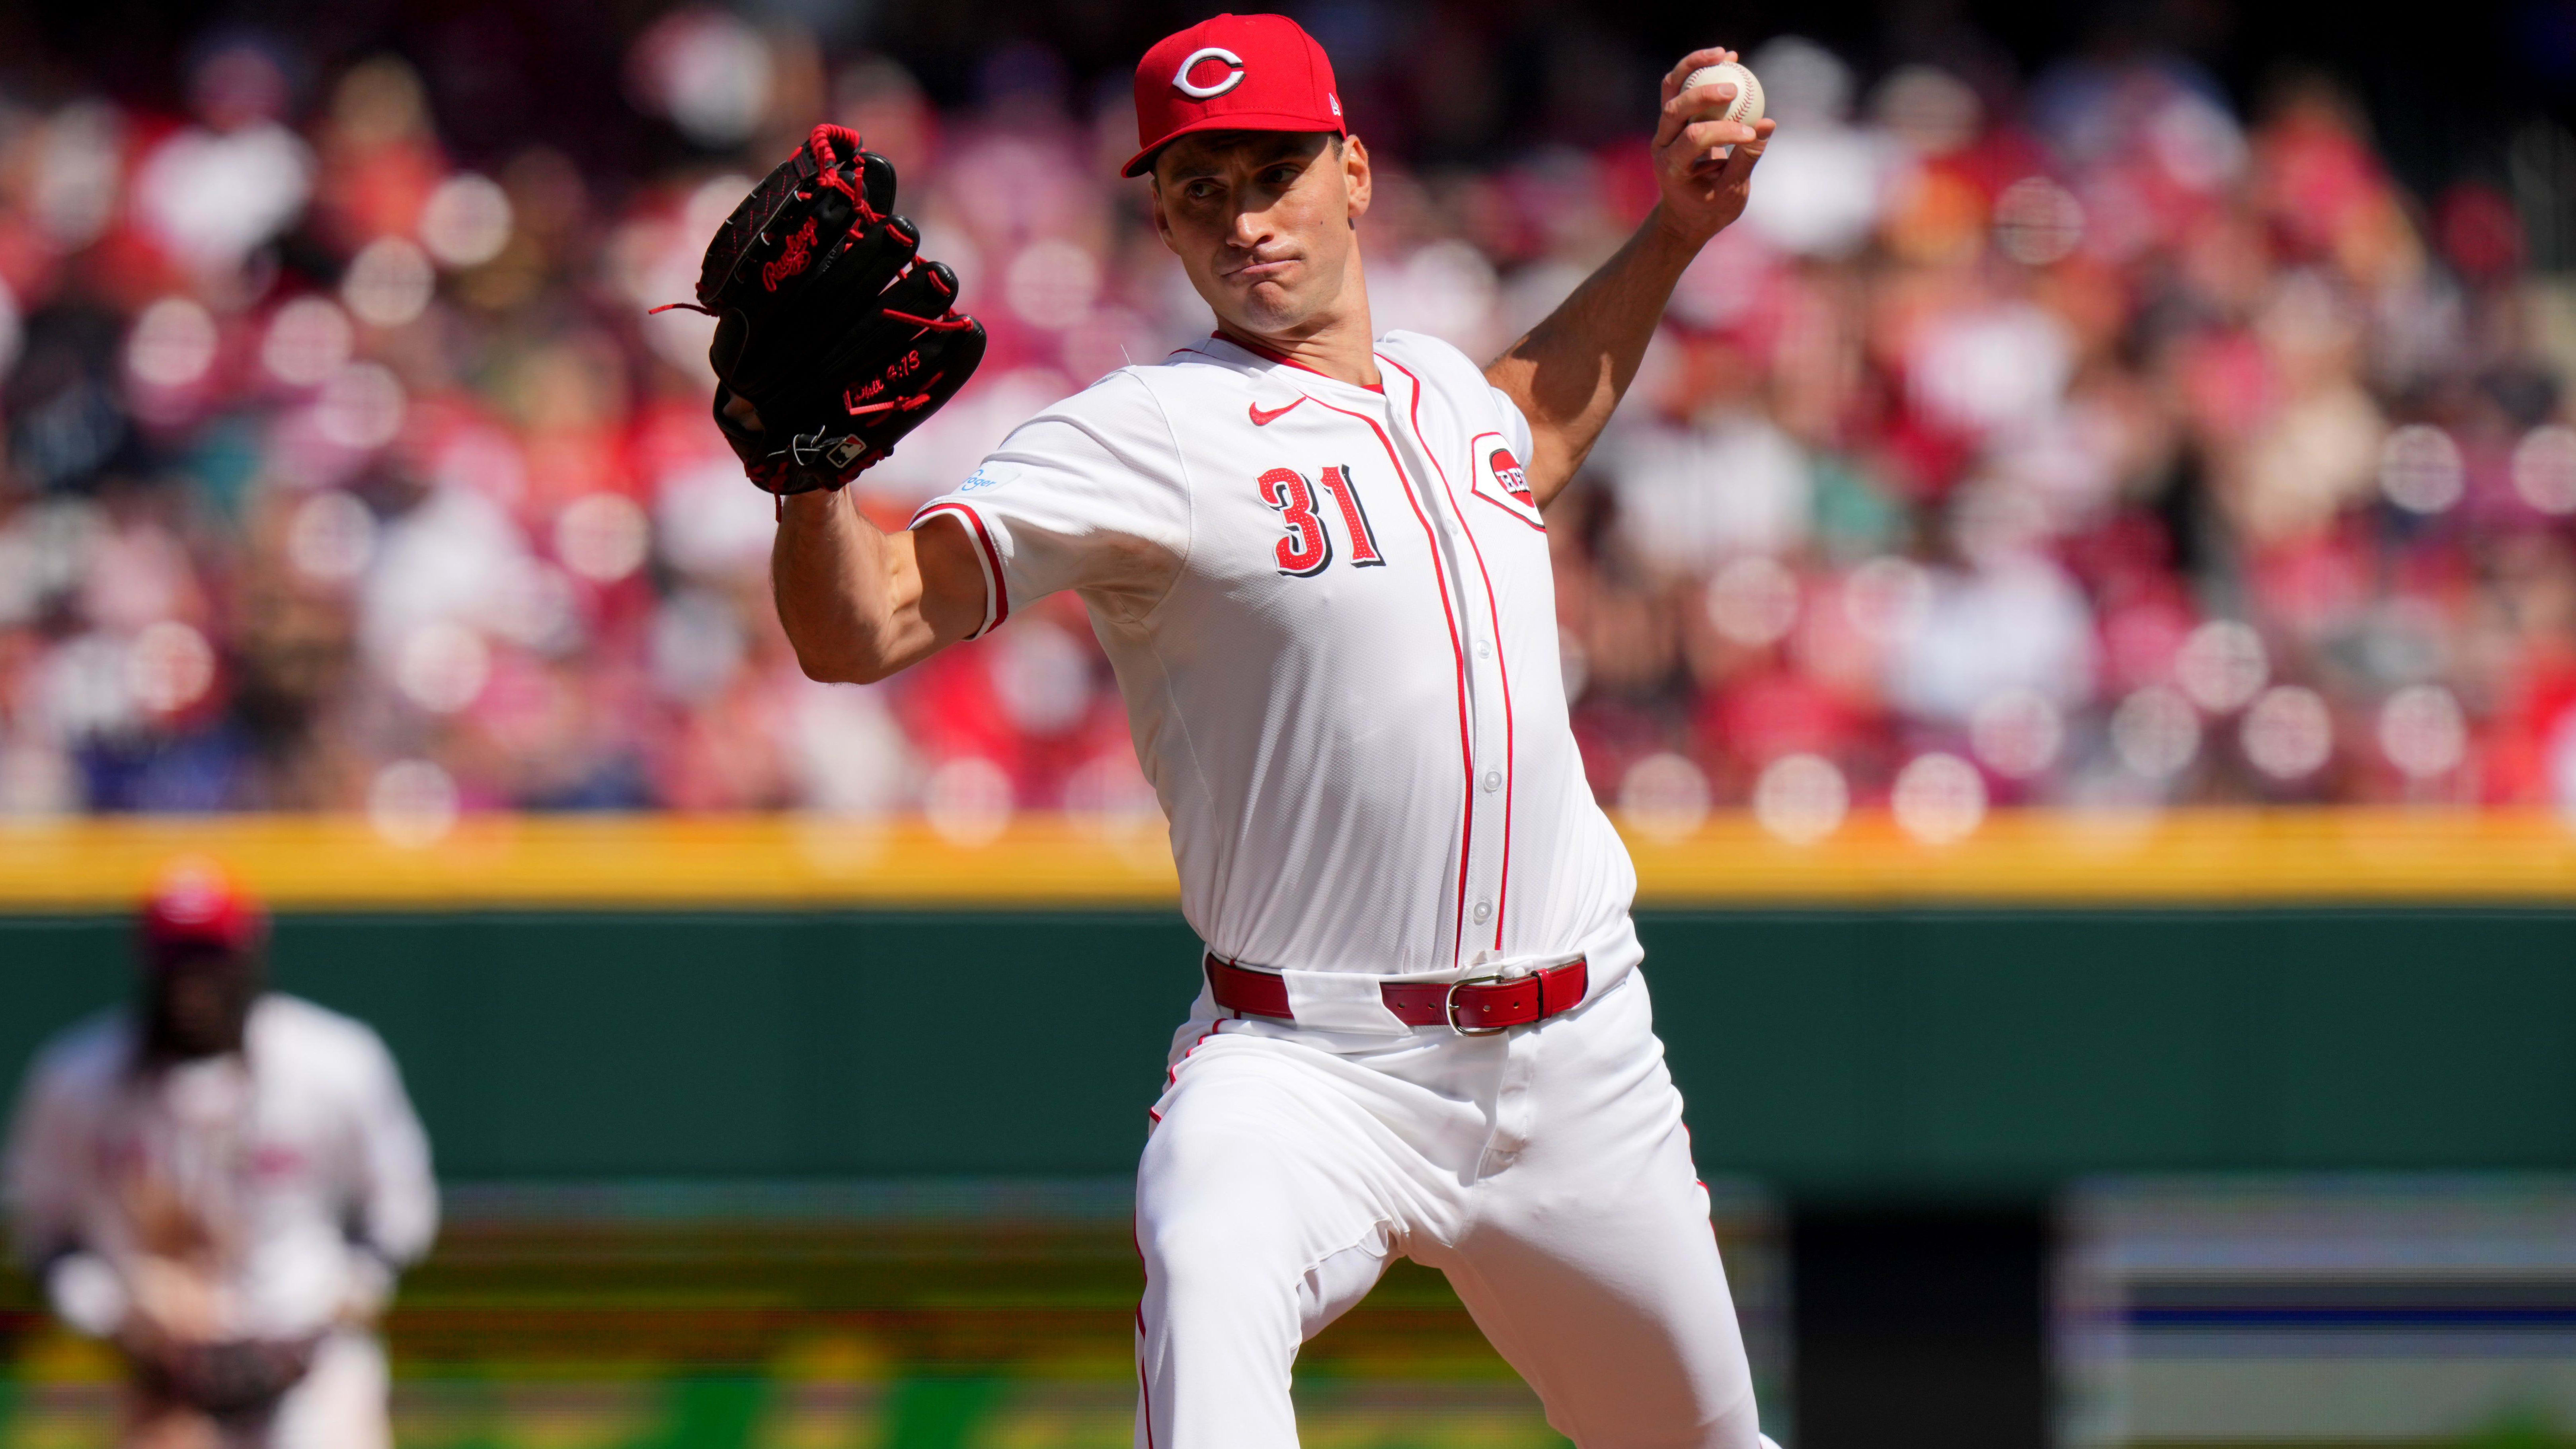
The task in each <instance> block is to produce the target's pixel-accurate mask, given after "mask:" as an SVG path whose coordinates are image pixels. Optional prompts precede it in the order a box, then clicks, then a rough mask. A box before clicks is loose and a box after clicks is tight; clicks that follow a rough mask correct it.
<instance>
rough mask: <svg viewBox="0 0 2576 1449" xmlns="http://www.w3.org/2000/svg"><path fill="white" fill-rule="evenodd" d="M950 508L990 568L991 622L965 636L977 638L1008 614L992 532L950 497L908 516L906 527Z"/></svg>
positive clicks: (1007, 590) (1008, 602)
mask: <svg viewBox="0 0 2576 1449" xmlns="http://www.w3.org/2000/svg"><path fill="white" fill-rule="evenodd" d="M951 511H953V512H955V513H956V514H957V515H958V516H959V517H961V518H963V519H965V520H966V522H967V525H968V526H969V527H970V528H971V529H972V530H973V532H974V534H975V543H976V545H977V546H978V547H980V548H982V549H983V550H984V563H985V566H986V567H987V568H989V569H990V570H991V571H992V575H993V622H992V623H990V624H987V625H985V626H984V627H982V628H980V629H978V630H976V631H975V632H974V633H972V634H969V635H967V636H966V637H967V638H969V639H980V638H982V637H983V636H985V635H987V634H990V633H992V632H993V631H994V630H996V629H999V628H1001V627H1002V621H1003V620H1004V619H1007V618H1009V617H1011V590H1010V586H1009V585H1007V584H1005V583H1003V582H1002V552H1001V550H999V549H997V548H995V547H993V535H991V534H989V533H987V532H985V531H984V519H983V516H982V515H980V514H978V513H977V512H976V511H975V510H974V509H973V508H971V507H969V506H968V505H966V504H963V503H959V502H957V501H955V500H954V499H951V500H950V501H948V502H946V503H934V504H931V505H930V506H929V507H928V508H925V509H923V510H921V511H920V512H919V513H916V514H914V515H913V516H912V522H911V523H910V524H909V525H907V526H908V527H912V528H919V527H920V526H921V520H923V519H925V518H928V517H929V516H930V515H932V514H934V513H947V512H951Z"/></svg>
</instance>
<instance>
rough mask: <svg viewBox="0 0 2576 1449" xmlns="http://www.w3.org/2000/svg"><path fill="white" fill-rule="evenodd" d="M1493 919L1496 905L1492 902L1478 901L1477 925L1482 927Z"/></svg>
mask: <svg viewBox="0 0 2576 1449" xmlns="http://www.w3.org/2000/svg"><path fill="white" fill-rule="evenodd" d="M1493 918H1494V903H1493V902H1492V901H1478V902H1476V924H1477V925H1479V926H1481V925H1483V924H1485V923H1486V922H1487V921H1490V920H1492V919H1493Z"/></svg>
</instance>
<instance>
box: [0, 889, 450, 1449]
mask: <svg viewBox="0 0 2576 1449" xmlns="http://www.w3.org/2000/svg"><path fill="white" fill-rule="evenodd" d="M208 889H212V890H218V891H219V890H221V889H222V887H221V886H220V885H216V886H210V887H208ZM183 894H184V892H183ZM172 895H173V892H172V891H170V890H167V889H165V890H164V891H163V892H162V893H161V894H160V895H158V896H156V898H155V908H156V913H157V914H167V913H168V906H169V902H170V900H171V898H172ZM179 910H180V913H182V914H189V913H194V914H195V916H196V917H197V919H199V920H201V921H214V922H217V923H218V924H220V922H221V921H222V920H224V919H227V918H230V919H239V918H240V917H241V916H242V915H243V914H244V913H243V912H241V911H240V910H238V909H237V908H235V909H231V910H230V911H229V917H228V914H227V908H226V907H224V906H222V905H221V904H219V903H210V900H209V898H206V897H202V896H201V897H198V898H197V904H195V905H193V906H191V905H187V904H182V905H181V906H180V907H179ZM169 934H170V933H169V932H168V931H167V929H166V926H165V923H162V922H159V921H155V922H152V923H150V924H148V925H147V931H146V935H147V939H150V940H154V941H156V942H157V941H162V940H166V939H167V937H168V935H169ZM209 934H213V933H209ZM231 934H232V935H233V936H236V937H240V936H244V935H246V934H248V935H255V932H253V933H244V932H242V931H240V930H239V929H237V928H235V929H233V930H232V931H231ZM149 994H150V988H149V986H148V985H147V997H148V996H149ZM149 1009H150V1008H149V1007H148V1006H147V1008H146V1012H144V1013H129V1012H125V1011H118V1012H114V1013H110V1014H106V1015H102V1016H100V1017H97V1018H94V1019H92V1020H90V1021H87V1022H84V1023H82V1024H80V1025H78V1026H75V1027H73V1028H72V1029H70V1030H69V1031H67V1032H65V1033H63V1034H62V1035H61V1036H59V1037H57V1038H56V1039H55V1040H54V1041H53V1042H52V1043H50V1044H49V1045H48V1046H47V1047H46V1048H45V1049H44V1050H43V1052H42V1053H41V1054H40V1055H39V1056H38V1057H37V1059H36V1062H35V1064H34V1066H33V1068H32V1069H31V1070H30V1071H29V1073H28V1076H27V1081H26V1086H25V1089H24V1091H23V1093H22V1094H21V1096H20V1098H19V1103H18V1108H17V1115H16V1121H15V1123H14V1126H13V1128H12V1131H11V1134H10V1140H9V1149H8V1159H7V1169H6V1185H7V1193H8V1202H9V1208H10V1215H11V1227H12V1236H13V1239H14V1241H15V1243H16V1245H17V1248H18V1250H19V1253H20V1255H21V1256H22V1258H24V1259H26V1260H27V1261H28V1266H29V1267H30V1268H32V1269H34V1270H36V1271H38V1272H40V1273H42V1274H43V1275H44V1281H45V1284H46V1288H47V1291H48V1296H49V1297H50V1298H51V1300H52V1302H53V1306H54V1308H55V1311H56V1312H57V1313H58V1314H59V1315H60V1316H61V1317H62V1318H63V1319H64V1320H65V1321H66V1322H67V1323H69V1324H70V1325H71V1326H72V1327H74V1328H76V1329H78V1330H80V1331H82V1332H84V1333H87V1334H91V1335H94V1336H97V1337H100V1338H106V1339H111V1340H115V1341H118V1342H119V1343H120V1344H121V1345H124V1346H125V1347H126V1348H127V1352H128V1355H129V1357H130V1358H133V1359H135V1361H136V1362H137V1363H138V1365H140V1364H141V1363H142V1362H143V1360H144V1359H145V1358H154V1357H166V1358H167V1359H169V1360H170V1361H172V1362H174V1363H200V1362H204V1361H207V1360H210V1359H212V1358H213V1357H214V1356H217V1355H221V1354H223V1353H227V1352H230V1353H234V1354H237V1355H238V1354H242V1353H260V1352H268V1353H274V1354H277V1355H281V1356H283V1357H284V1359H285V1360H286V1361H288V1362H292V1363H295V1364H297V1365H299V1366H300V1365H301V1364H303V1363H304V1362H306V1361H307V1356H308V1355H309V1365H310V1366H309V1368H305V1369H304V1371H303V1372H302V1373H301V1375H300V1377H298V1378H296V1379H295V1380H294V1382H293V1384H292V1386H291V1387H288V1388H287V1389H286V1390H285V1392H284V1394H283V1396H282V1397H280V1398H277V1399H276V1400H275V1402H274V1403H273V1404H271V1405H267V1406H257V1405H254V1406H252V1407H251V1408H249V1409H248V1410H247V1411H245V1412H240V1413H228V1414H208V1413H204V1412H201V1411H199V1410H197V1409H195V1408H192V1407H190V1406H189V1405H188V1404H186V1403H184V1402H179V1401H178V1398H179V1397H180V1396H174V1395H172V1394H170V1393H167V1392H164V1391H163V1390H161V1389H160V1388H158V1387H156V1385H155V1382H154V1375H153V1374H152V1373H151V1372H150V1371H149V1370H148V1369H146V1370H144V1371H141V1372H138V1373H137V1375H136V1377H135V1382H134V1386H133V1391H132V1393H131V1394H130V1396H129V1402H128V1404H127V1406H126V1410H127V1412H126V1426H125V1430H124V1437H123V1442H124V1443H126V1444H127V1445H130V1446H135V1449H143V1446H151V1449H162V1446H171V1449H180V1446H186V1449H198V1446H206V1449H212V1446H217V1445H220V1446H222V1449H254V1446H256V1449H386V1446H389V1445H390V1443H391V1435H390V1430H389V1427H388V1422H387V1418H386V1402H385V1398H386V1370H385V1358H384V1352H383V1349H382V1348H381V1347H380V1346H379V1344H378V1343H377V1341H376V1339H375V1338H374V1336H373V1335H372V1333H370V1332H369V1330H368V1324H369V1322H370V1321H371V1320H372V1319H373V1318H374V1317H375V1315H376V1313H377V1312H378V1310H380V1309H381V1308H382V1307H383V1305H384V1303H385V1300H386V1299H387V1297H388V1296H389V1295H390V1292H391V1290H392V1286H393V1275H394V1272H395V1271H396V1270H397V1269H398V1268H399V1267H400V1266H401V1265H403V1264H406V1263H408V1262H410V1261H411V1260H413V1259H415V1258H417V1257H418V1256H420V1254H421V1253H422V1252H424V1251H426V1250H427V1248H428V1246H429V1243H430V1239H431V1237H432V1235H433V1233H434V1232H435V1229H436V1225H437V1197H436V1191H435V1188H434V1186H433V1184H432V1181H431V1177H430V1165H429V1148H428V1142H427V1139H426V1137H425V1136H424V1135H423V1134H422V1131H421V1127H420V1123H419V1120H418V1119H417V1118H416V1117H415V1116H414V1115H413V1113H412V1109H411V1105H410V1102H409V1101H408V1100H407V1098H406V1097H405V1095H404V1092H403V1088H402V1082H401V1079H400V1077H399V1075H398V1074H397V1072H396V1070H395V1067H394V1062H393V1058H392V1057H391V1056H390V1055H389V1054H388V1053H387V1052H386V1050H385V1047H384V1043H383V1042H382V1041H381V1040H379V1039H378V1038H377V1036H376V1034H375V1033H374V1032H373V1031H371V1030H369V1029H368V1028H367V1027H366V1026H364V1025H363V1024H361V1023H359V1022H356V1021H353V1020H350V1019H349V1018H347V1017H345V1016H341V1015H338V1014H336V1013H333V1012H330V1011H326V1010H324V1009H323V1008H321V1007H319V1006H315V1005H313V1004H311V1003H309V1002H306V1001H301V1000H298V999H296V998H294V997H291V996H285V995H280V994H277V993H267V994H262V995H258V996H256V997H255V998H254V999H253V1000H252V1001H251V1002H250V1004H249V1006H248V1010H247V1013H246V1016H245V1018H244V1020H243V1022H242V1025H241V1029H240V1046H239V1049H238V1050H230V1051H221V1052H216V1053H211V1054H206V1055H201V1056H194V1057H192V1058H189V1059H184V1060H177V1061H169V1062H162V1063H148V1062H147V1055H148V1053H147V1051H146V1048H145V1037H146V1036H147V1034H148V1030H149V1029H148V1027H147V1026H146V1025H145V1019H146V1017H147V1016H148V1012H149ZM245 1345H247V1346H250V1347H249V1348H247V1349H245V1348H244V1347H243V1346H245ZM187 1371H188V1370H185V1369H183V1370H182V1372H183V1373H184V1372H187Z"/></svg>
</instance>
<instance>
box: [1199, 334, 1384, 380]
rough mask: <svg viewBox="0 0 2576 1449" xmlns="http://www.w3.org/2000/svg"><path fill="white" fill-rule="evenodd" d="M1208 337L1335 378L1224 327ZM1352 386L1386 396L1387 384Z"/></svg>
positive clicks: (1268, 360) (1303, 370)
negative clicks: (1236, 334) (1245, 338)
mask: <svg viewBox="0 0 2576 1449" xmlns="http://www.w3.org/2000/svg"><path fill="white" fill-rule="evenodd" d="M1208 335H1209V336H1210V337H1213V338H1215V339H1216V340H1217V341H1219V342H1231V343H1233V344H1234V345H1235V346H1237V347H1240V348H1242V349H1243V350H1244V351H1246V352H1249V353H1251V354H1252V355H1253V356H1255V357H1258V358H1261V359H1262V360H1263V361H1265V362H1275V363H1278V364H1279V365H1280V366H1282V367H1293V368H1295V369H1297V370H1298V371H1299V372H1311V373H1313V374H1315V375H1316V376H1317V377H1333V375H1332V374H1331V373H1329V372H1326V371H1324V370H1323V369H1322V368H1320V367H1308V366H1307V365H1306V364H1304V363H1302V362H1299V361H1298V360H1297V359H1295V358H1293V357H1290V356H1289V355H1288V354H1287V353H1285V352H1281V351H1279V350H1277V349H1276V348H1270V347H1264V346H1262V345H1261V344H1260V343H1258V342H1247V341H1245V340H1244V339H1242V338H1240V337H1237V336H1235V335H1234V334H1232V333H1230V332H1228V331H1226V330H1225V329H1224V328H1222V327H1220V328H1218V329H1217V330H1215V331H1214V332H1211V333H1209V334H1208ZM1333 381H1335V382H1340V381H1342V379H1341V378H1338V377H1333ZM1351 386H1353V387H1364V388H1367V389H1368V390H1369V391H1371V392H1373V393H1376V394H1377V395H1378V396H1380V397H1384V396H1386V384H1385V383H1383V382H1355V383H1352V384H1351Z"/></svg>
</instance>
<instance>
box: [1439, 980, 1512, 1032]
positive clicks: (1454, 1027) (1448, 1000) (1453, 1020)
mask: <svg viewBox="0 0 2576 1449" xmlns="http://www.w3.org/2000/svg"><path fill="white" fill-rule="evenodd" d="M1506 979H1508V978H1505V977H1502V976H1469V977H1466V978H1465V979H1463V980H1459V981H1452V982H1450V983H1449V989H1448V991H1447V992H1445V993H1443V994H1442V995H1441V998H1440V1015H1441V1016H1442V1017H1443V1018H1445V1019H1447V1021H1448V1023H1449V1029H1450V1030H1451V1031H1454V1032H1456V1033H1458V1034H1459V1035H1460V1036H1501V1035H1502V1034H1503V1033H1504V1032H1507V1031H1510V1030H1511V1028H1510V1027H1508V1026H1479V1027H1464V1026H1460V1025H1459V1024H1458V988H1460V987H1462V986H1487V985H1491V984H1493V983H1495V982H1498V981H1503V980H1506Z"/></svg>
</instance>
